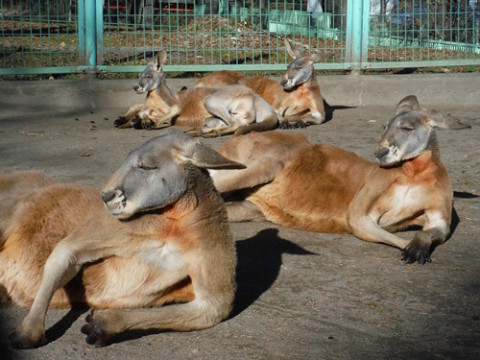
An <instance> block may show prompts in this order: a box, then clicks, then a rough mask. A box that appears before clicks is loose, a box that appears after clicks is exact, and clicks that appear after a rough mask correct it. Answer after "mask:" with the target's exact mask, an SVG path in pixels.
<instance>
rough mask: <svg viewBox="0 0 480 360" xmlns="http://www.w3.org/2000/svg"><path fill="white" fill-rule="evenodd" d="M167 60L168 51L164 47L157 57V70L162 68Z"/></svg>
mask: <svg viewBox="0 0 480 360" xmlns="http://www.w3.org/2000/svg"><path fill="white" fill-rule="evenodd" d="M165 60H167V51H166V50H165V49H163V50H162V51H160V52H159V53H157V56H156V58H155V65H156V67H157V71H160V70H162V67H163V65H165Z"/></svg>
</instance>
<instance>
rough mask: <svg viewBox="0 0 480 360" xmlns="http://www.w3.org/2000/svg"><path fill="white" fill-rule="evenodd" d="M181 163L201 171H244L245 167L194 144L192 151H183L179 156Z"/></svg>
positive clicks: (205, 147) (209, 148)
mask: <svg viewBox="0 0 480 360" xmlns="http://www.w3.org/2000/svg"><path fill="white" fill-rule="evenodd" d="M186 153H188V154H186ZM180 159H181V160H182V161H186V162H190V163H192V164H193V165H195V166H196V167H198V168H201V169H225V170H232V169H245V168H246V166H245V165H243V164H240V163H237V162H235V161H232V160H230V159H227V158H226V157H224V156H223V155H221V154H220V153H219V152H217V151H215V150H213V149H212V148H211V147H209V146H206V145H203V144H201V143H198V142H197V143H196V144H195V145H194V147H193V151H185V152H184V153H183V154H181V155H180Z"/></svg>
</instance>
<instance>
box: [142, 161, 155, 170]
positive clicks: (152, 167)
mask: <svg viewBox="0 0 480 360" xmlns="http://www.w3.org/2000/svg"><path fill="white" fill-rule="evenodd" d="M137 167H138V168H139V169H142V170H155V169H158V167H156V166H149V165H146V164H145V163H143V162H141V163H138V165H137Z"/></svg>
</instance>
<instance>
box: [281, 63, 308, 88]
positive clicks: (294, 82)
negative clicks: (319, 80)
mask: <svg viewBox="0 0 480 360" xmlns="http://www.w3.org/2000/svg"><path fill="white" fill-rule="evenodd" d="M306 60H307V57H306V56H300V57H297V58H295V59H294V60H293V61H292V62H291V63H290V64H289V65H288V68H287V71H286V72H285V74H284V75H283V79H282V80H281V81H280V84H281V85H282V86H283V88H284V89H285V90H291V89H293V88H294V87H296V86H299V85H301V84H303V83H305V82H307V81H308V80H310V78H311V77H312V73H313V71H314V69H313V64H312V63H310V62H308V61H306Z"/></svg>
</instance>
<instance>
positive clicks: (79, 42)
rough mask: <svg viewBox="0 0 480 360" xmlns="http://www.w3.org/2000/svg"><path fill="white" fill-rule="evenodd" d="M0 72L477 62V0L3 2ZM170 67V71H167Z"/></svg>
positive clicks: (362, 66) (479, 20)
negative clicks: (298, 57) (162, 65)
mask: <svg viewBox="0 0 480 360" xmlns="http://www.w3.org/2000/svg"><path fill="white" fill-rule="evenodd" d="M0 25H1V29H2V31H1V36H0V75H2V74H4V75H5V74H31V73H70V72H82V71H90V72H104V71H108V72H136V71H139V70H140V69H141V67H143V66H144V65H145V63H146V61H148V59H149V58H150V57H152V56H153V54H154V53H155V52H157V51H159V50H160V49H167V50H168V51H169V52H170V64H171V65H170V66H169V69H170V70H172V71H212V70H218V69H225V68H229V67H232V68H235V69H237V70H266V71H268V70H279V69H284V68H285V64H286V63H287V62H288V61H289V59H288V56H287V54H286V51H285V46H284V38H285V37H288V38H289V39H291V40H293V41H294V42H295V43H296V44H297V46H300V47H301V48H303V49H304V50H305V51H315V52H318V53H320V54H321V55H322V58H321V60H320V62H319V63H318V64H317V66H316V67H317V68H319V69H325V70H336V69H340V70H353V69H369V68H387V67H388V68H395V67H398V68H404V67H418V66H431V65H436V66H438V65H441V66H454V65H474V66H476V65H480V35H479V33H480V31H479V29H480V0H451V1H449V0H446V1H439V0H359V1H354V0H303V1H292V0H288V1H287V0H271V1H268V0H248V1H247V0H103V1H100V0H97V1H89V0H88V1H87V0H76V1H74V0H0ZM167 70H168V69H167Z"/></svg>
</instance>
